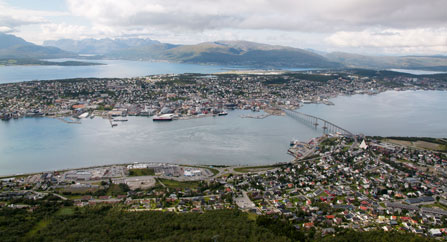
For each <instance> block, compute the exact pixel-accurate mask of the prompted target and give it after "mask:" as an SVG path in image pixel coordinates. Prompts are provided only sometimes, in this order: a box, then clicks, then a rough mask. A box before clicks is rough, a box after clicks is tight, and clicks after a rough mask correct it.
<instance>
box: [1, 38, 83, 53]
mask: <svg viewBox="0 0 447 242" xmlns="http://www.w3.org/2000/svg"><path fill="white" fill-rule="evenodd" d="M76 56H77V54H75V53H72V52H68V51H63V50H61V49H59V48H56V47H44V46H39V45H35V44H33V43H30V42H27V41H25V40H24V39H22V38H19V37H16V36H14V35H9V34H4V33H0V59H23V58H35V59H49V58H62V57H76Z"/></svg>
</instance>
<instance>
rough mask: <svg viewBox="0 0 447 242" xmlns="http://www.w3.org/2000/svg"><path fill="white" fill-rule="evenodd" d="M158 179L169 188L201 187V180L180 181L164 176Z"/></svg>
mask: <svg viewBox="0 0 447 242" xmlns="http://www.w3.org/2000/svg"><path fill="white" fill-rule="evenodd" d="M158 180H159V181H160V182H161V183H163V184H164V185H165V186H166V187H168V188H174V189H176V188H197V187H199V182H198V181H184V182H180V181H175V180H169V179H163V178H159V179H158Z"/></svg>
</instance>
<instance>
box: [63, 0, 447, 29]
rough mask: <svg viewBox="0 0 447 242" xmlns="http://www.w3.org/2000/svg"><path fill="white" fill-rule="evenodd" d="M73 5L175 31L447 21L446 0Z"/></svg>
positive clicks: (157, 0)
mask: <svg viewBox="0 0 447 242" xmlns="http://www.w3.org/2000/svg"><path fill="white" fill-rule="evenodd" d="M67 3H68V6H69V9H70V10H71V11H72V12H73V13H74V14H76V15H78V16H83V17H86V18H88V19H90V20H91V21H92V22H93V23H96V24H102V25H115V26H120V27H124V26H127V27H137V26H139V27H141V26H151V27H166V28H171V29H175V30H179V29H182V30H185V31H191V30H193V31H204V30H208V29H220V28H232V29H271V30H285V31H301V32H333V31H340V30H345V31H346V30H359V29H362V28H365V27H374V26H383V27H391V28H415V27H433V26H435V27H436V26H443V25H445V23H446V21H447V16H446V14H445V9H446V8H447V2H446V1H445V0H425V1H419V0H393V1H389V0H375V1H370V0H369V1H368V0H337V1H333V0H313V1H296V0H214V1H207V0H183V1H178V0H149V1H144V0H128V1H113V0H95V1H91V0H68V2H67Z"/></svg>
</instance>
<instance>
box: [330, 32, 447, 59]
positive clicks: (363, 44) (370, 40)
mask: <svg viewBox="0 0 447 242" xmlns="http://www.w3.org/2000/svg"><path fill="white" fill-rule="evenodd" d="M326 41H327V42H328V43H329V44H331V45H333V46H336V47H342V48H352V49H355V48H369V49H375V48H376V49H377V48H380V49H382V50H384V52H386V53H394V54H395V53H421V54H437V53H444V54H445V53H447V28H435V29H432V28H417V29H406V30H399V29H383V30H380V29H367V30H363V31H358V32H349V31H340V32H336V33H334V34H332V35H330V36H329V37H328V38H327V39H326Z"/></svg>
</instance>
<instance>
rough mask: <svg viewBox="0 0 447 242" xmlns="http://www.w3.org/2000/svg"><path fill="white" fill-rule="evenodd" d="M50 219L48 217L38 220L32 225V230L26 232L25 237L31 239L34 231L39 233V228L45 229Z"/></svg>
mask: <svg viewBox="0 0 447 242" xmlns="http://www.w3.org/2000/svg"><path fill="white" fill-rule="evenodd" d="M50 222H51V221H50V219H49V218H44V219H42V220H40V221H39V222H38V223H37V224H36V225H35V226H34V227H33V229H32V230H30V231H29V232H28V233H27V234H26V238H27V239H31V238H33V237H34V235H35V234H36V233H39V232H40V231H41V230H43V229H45V228H46V227H47V226H48V224H50Z"/></svg>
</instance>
